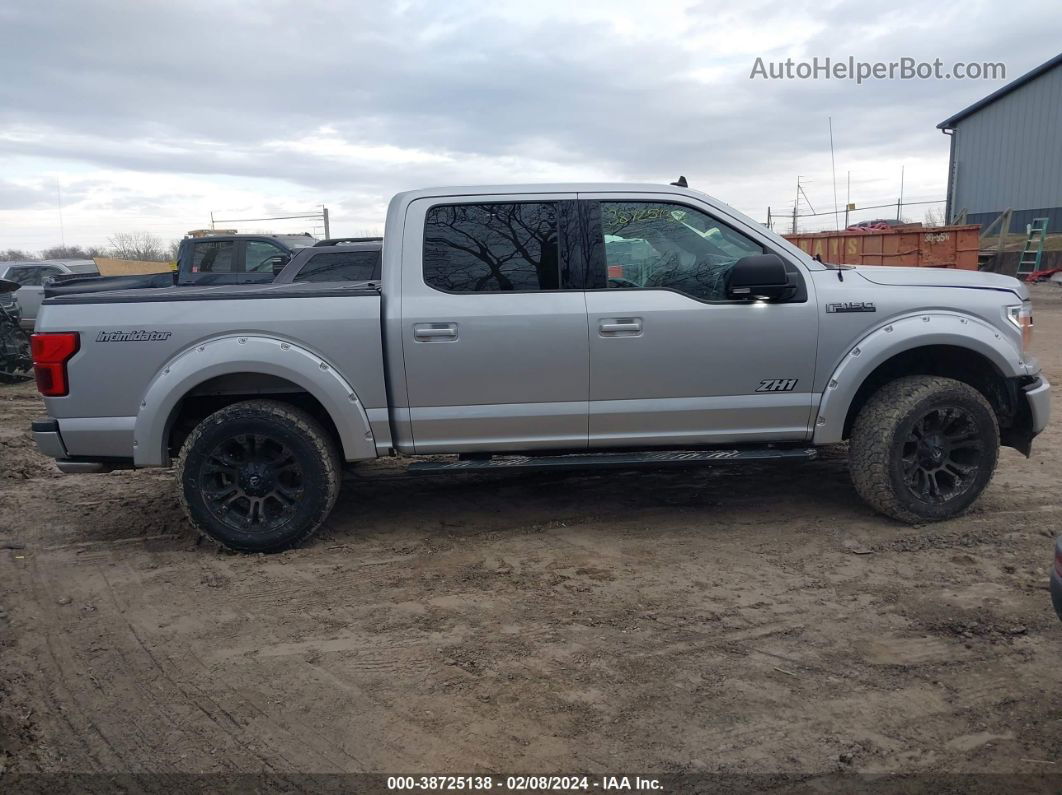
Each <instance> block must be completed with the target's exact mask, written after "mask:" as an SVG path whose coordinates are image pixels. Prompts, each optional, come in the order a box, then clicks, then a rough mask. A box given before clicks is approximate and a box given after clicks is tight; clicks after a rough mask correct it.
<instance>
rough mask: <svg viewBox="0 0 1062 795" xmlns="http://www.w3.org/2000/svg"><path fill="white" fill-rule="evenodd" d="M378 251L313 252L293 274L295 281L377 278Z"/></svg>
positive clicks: (348, 280) (358, 280)
mask: <svg viewBox="0 0 1062 795" xmlns="http://www.w3.org/2000/svg"><path fill="white" fill-rule="evenodd" d="M379 262H380V252H379V251H342V252H329V253H327V254H315V255H314V256H313V257H311V258H310V260H309V261H307V262H306V264H304V265H303V266H302V268H301V269H300V270H299V272H298V273H297V274H296V275H295V278H294V280H293V281H296V282H366V281H369V280H370V279H375V278H379V275H378V274H379V271H378V269H377V266H378V265H379Z"/></svg>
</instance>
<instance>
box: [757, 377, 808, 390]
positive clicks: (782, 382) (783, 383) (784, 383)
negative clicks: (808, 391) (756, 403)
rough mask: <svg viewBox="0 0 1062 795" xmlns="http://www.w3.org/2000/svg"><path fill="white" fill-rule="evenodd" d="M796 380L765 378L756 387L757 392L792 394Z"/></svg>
mask: <svg viewBox="0 0 1062 795" xmlns="http://www.w3.org/2000/svg"><path fill="white" fill-rule="evenodd" d="M798 380H799V379H797V378H765V379H764V380H762V381H760V385H759V386H758V387H756V391H757V392H792V391H793V390H794V389H796V385H797V381H798Z"/></svg>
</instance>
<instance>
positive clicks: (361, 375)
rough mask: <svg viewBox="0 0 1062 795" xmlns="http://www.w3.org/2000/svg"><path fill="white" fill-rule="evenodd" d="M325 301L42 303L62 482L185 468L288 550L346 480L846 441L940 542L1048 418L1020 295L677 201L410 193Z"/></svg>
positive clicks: (712, 204) (136, 293)
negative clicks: (807, 243) (392, 461)
mask: <svg viewBox="0 0 1062 795" xmlns="http://www.w3.org/2000/svg"><path fill="white" fill-rule="evenodd" d="M379 246H380V244H377V248H379ZM363 272H365V273H374V271H372V270H371V269H370V270H366V271H363ZM325 279H326V280H324V281H319V280H315V281H303V280H301V279H300V277H299V276H298V275H297V274H294V275H292V276H291V278H290V280H286V281H285V280H281V281H278V282H276V283H272V284H259V285H227V286H184V287H181V286H173V287H163V288H155V289H126V290H113V291H98V292H91V293H84V294H79V293H76V292H75V293H72V294H71V293H68V292H60V293H57V294H54V295H53V296H52V297H49V298H46V299H45V301H44V304H43V306H42V309H41V313H40V316H39V318H38V321H37V329H36V331H37V333H36V334H35V335H34V337H33V344H32V347H33V354H34V362H35V370H36V377H37V383H38V386H39V388H40V391H41V392H42V393H43V395H44V396H45V405H46V407H47V412H48V417H47V418H46V419H42V420H39V421H36V422H34V424H33V433H34V436H35V437H36V440H37V444H38V445H39V447H40V449H41V450H43V451H44V452H45V453H47V454H48V455H51V456H53V457H54V458H55V459H56V460H57V461H58V465H59V468H60V469H61V470H62V471H64V472H97V471H102V470H105V469H112V468H116V467H129V466H134V467H164V466H168V465H170V464H171V462H176V470H177V479H178V481H179V489H180V494H181V498H182V500H183V503H184V505H185V507H186V510H187V513H188V516H189V518H190V520H191V522H192V523H193V524H194V525H195V526H196V527H197V528H199V529H200V530H201V531H202V532H204V533H206V534H207V535H209V536H211V537H212V538H214V539H216V540H218V541H219V542H221V543H222V544H225V545H227V546H229V547H231V548H233V549H238V550H246V551H272V550H277V549H283V548H286V547H290V546H292V545H293V544H296V543H298V542H299V541H301V540H303V539H305V538H306V537H307V536H309V535H310V534H311V533H312V532H313V531H314V530H315V529H316V528H317V527H318V526H319V525H320V524H321V523H322V522H323V521H324V519H325V518H326V517H327V515H328V513H329V511H330V510H331V508H332V505H333V503H334V502H335V499H336V495H337V492H338V490H339V484H340V477H339V473H340V469H341V467H343V466H344V465H347V464H352V463H356V462H359V461H368V460H371V459H374V458H376V457H378V456H385V455H392V454H398V455H405V456H424V455H430V456H432V458H431V459H429V460H421V461H415V462H413V463H412V465H411V469H413V470H420V471H427V472H444V471H450V470H454V471H459V472H465V471H469V470H474V469H491V468H496V467H507V468H511V467H586V466H606V465H607V466H623V467H630V466H636V465H640V464H650V465H654V466H656V465H663V464H670V463H677V464H683V465H691V464H696V463H700V462H707V463H713V464H717V463H724V462H725V463H736V462H741V461H746V460H766V459H774V460H778V461H806V460H808V459H811V458H813V457H814V456H815V452H816V448H817V447H819V446H821V445H830V444H836V443H840V442H843V441H845V440H848V441H849V456H850V463H851V467H850V468H851V476H852V480H853V482H854V485H855V488H856V490H857V491H858V492H859V494H860V495H862V497H863V498H864V499H865V500H866V501H867V502H868V503H869V504H870V505H871V506H872V507H873V508H875V509H877V510H878V511H880V512H882V513H884V514H887V515H889V516H892V517H894V518H897V519H900V520H904V521H912V522H922V521H928V520H935V519H943V518H946V517H950V516H954V515H956V514H958V513H960V512H962V511H963V510H965V509H967V508H968V507H969V506H970V505H971V504H972V503H973V502H974V500H975V499H976V498H977V497H978V495H979V494H980V493H981V491H982V490H983V489H984V488H985V486H986V484H987V483H988V481H989V479H990V477H991V476H992V472H993V470H994V469H995V466H996V459H997V455H998V450H999V445H1000V444H1001V443H1002V444H1003V445H1008V446H1011V447H1014V448H1017V449H1018V450H1020V451H1022V452H1023V453H1025V454H1026V455H1028V454H1030V451H1031V443H1032V439H1033V437H1034V436H1035V435H1036V434H1037V433H1039V432H1040V430H1042V429H1043V427H1044V426H1045V425H1046V423H1047V419H1048V413H1049V394H1050V393H1049V390H1050V387H1049V385H1048V383H1047V381H1046V380H1045V379H1044V378H1043V376H1042V375H1041V374H1040V368H1039V366H1038V364H1037V362H1036V360H1035V359H1034V358H1032V357H1031V356H1029V355H1028V353H1027V352H1026V345H1027V343H1028V339H1029V335H1030V334H1031V330H1032V329H1031V327H1032V312H1031V306H1030V302H1029V294H1028V292H1027V290H1026V288H1025V286H1024V285H1022V284H1021V283H1020V282H1018V281H1017V280H1015V279H1012V278H1009V277H1005V276H1000V275H994V274H988V273H971V272H966V271H950V270H938V269H928V268H921V269H912V268H896V267H854V268H853V267H848V266H839V265H826V264H823V263H821V262H818V261H817V260H814V259H811V258H809V257H808V256H807V255H806V254H804V253H803V252H802V251H801V250H800V249H799V248H797V247H796V246H793V245H791V244H790V243H788V242H786V241H785V240H784V239H782V238H780V237H778V236H777V235H775V234H773V233H772V232H770V231H769V230H767V229H765V228H764V227H763V226H761V225H760V224H758V223H756V222H754V221H752V220H751V219H749V218H747V217H745V216H744V215H742V214H740V213H739V212H737V211H735V210H734V209H732V208H730V207H728V206H727V205H725V204H723V203H721V202H718V201H716V200H714V199H712V198H710V197H708V196H705V195H704V194H701V193H698V192H696V191H692V190H687V189H684V188H681V187H675V186H658V185H549V186H543V185H519V186H504V187H481V188H441V189H431V190H417V191H411V192H406V193H401V194H399V195H397V196H395V198H394V199H393V200H392V201H391V204H390V206H389V208H388V212H387V220H386V226H385V230H384V239H383V243H382V260H381V268H380V277H379V279H378V280H376V279H370V280H366V281H360V282H359V281H350V280H349V278H347V280H343V279H344V277H339V279H337V280H336V281H329V280H327V277H325ZM439 454H453V455H457V456H458V458H457V459H456V460H455V459H442V460H440V458H439V457H438V456H439Z"/></svg>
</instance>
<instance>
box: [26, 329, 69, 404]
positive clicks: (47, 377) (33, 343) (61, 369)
mask: <svg viewBox="0 0 1062 795" xmlns="http://www.w3.org/2000/svg"><path fill="white" fill-rule="evenodd" d="M79 347H80V339H79V338H78V335H77V332H76V331H60V332H44V333H40V334H34V335H33V336H32V337H30V351H31V352H32V354H33V374H34V375H35V376H36V377H37V391H39V392H40V393H41V394H42V395H44V396H45V397H63V395H66V394H67V393H68V392H69V391H70V384H69V382H68V381H67V377H66V363H67V362H68V361H70V357H71V356H73V355H74V354H75V353H77V349H78V348H79Z"/></svg>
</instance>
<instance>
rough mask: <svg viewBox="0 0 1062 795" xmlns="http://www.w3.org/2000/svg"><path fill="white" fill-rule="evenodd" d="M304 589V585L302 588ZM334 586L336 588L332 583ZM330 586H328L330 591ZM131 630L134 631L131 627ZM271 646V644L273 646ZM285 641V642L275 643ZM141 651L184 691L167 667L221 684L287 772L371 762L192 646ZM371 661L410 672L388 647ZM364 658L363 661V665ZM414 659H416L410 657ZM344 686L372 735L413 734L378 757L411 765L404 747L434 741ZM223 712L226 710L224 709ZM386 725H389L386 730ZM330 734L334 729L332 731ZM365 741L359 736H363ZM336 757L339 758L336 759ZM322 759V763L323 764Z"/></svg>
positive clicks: (317, 666)
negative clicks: (251, 716) (235, 680)
mask: <svg viewBox="0 0 1062 795" xmlns="http://www.w3.org/2000/svg"><path fill="white" fill-rule="evenodd" d="M125 565H126V570H127V571H128V572H129V574H130V575H131V576H132V577H133V578H135V579H136V581H137V584H138V590H139V591H140V592H141V593H147V592H148V589H147V587H146V586H145V584H144V582H143V578H142V577H141V575H140V573H139V572H138V571H137V570H136V569H134V568H132V567H131V566H130V565H129V564H128V562H126V564H125ZM304 587H305V586H304ZM333 588H335V586H333ZM329 590H332V589H329ZM244 616H245V618H246V620H247V623H248V625H253V624H254V621H255V619H254V617H253V616H252V615H250V614H247V613H244ZM132 631H133V632H134V634H135V629H133V630H132ZM274 645H276V644H274ZM280 645H285V644H280ZM287 645H290V646H291V647H292V648H290V649H285V653H284V654H283V655H279V656H296V655H300V654H305V652H309V651H312V650H313V648H314V647H315V646H319V645H321V643H320V642H318V641H316V640H313V639H311V640H307V641H300V642H297V643H293V644H287ZM416 645H418V644H416V643H414V642H401V643H399V644H398V646H399V647H400V648H412V647H414V646H416ZM301 647H305V650H304V649H303V648H301ZM256 648H257V650H258V654H257V655H256V657H269V656H270V655H269V654H268V650H269V646H261V645H259V646H257V647H256ZM144 652H145V653H146V654H147V655H148V656H149V657H152V659H154V660H156V664H157V665H158V667H159V669H160V671H161V672H162V673H163V675H165V676H166V677H167V678H168V679H169V680H170V681H171V682H174V685H175V686H176V687H177V688H179V689H183V685H181V684H180V683H179V682H176V681H175V680H174V679H173V678H172V677H171V676H170V675H169V674H168V673H167V670H166V669H168V668H174V669H176V670H180V671H188V670H189V668H190V667H192V666H194V667H195V668H196V669H198V670H199V671H201V672H202V675H203V676H205V677H207V678H209V680H210V681H212V682H215V683H217V684H218V685H220V686H222V687H224V688H225V690H226V691H227V693H228V694H229V698H231V699H232V700H233V701H234V703H235V704H236V705H237V706H239V707H243V708H244V709H241V710H236V709H235V708H233V711H238V712H240V713H242V712H244V711H248V710H250V711H253V712H255V713H256V714H257V715H258V716H259V717H260V718H261V719H262V721H263V722H264V724H265V725H264V726H254V725H250V724H249V725H244V724H241V723H240V722H239V721H238V720H237V719H236V718H233V717H232V716H231V715H230V716H229V717H230V718H231V720H232V722H233V724H234V725H235V726H237V727H238V728H239V729H240V730H241V731H243V732H250V731H252V730H253V731H254V737H255V739H256V740H260V741H262V742H264V743H265V744H267V745H268V746H269V747H270V748H272V749H274V750H275V751H276V752H277V755H278V756H280V757H281V758H282V759H284V761H285V763H286V765H287V766H288V769H290V770H306V769H313V770H315V771H319V772H330V771H331V772H361V771H367V770H371V769H372V767H371V765H370V763H368V762H366V761H365V760H364V754H363V753H361V752H360V751H353V750H350V749H348V748H347V747H346V745H345V744H340V743H339V742H338V741H337V740H336V739H335V737H334V736H333V737H327V736H325V734H323V733H322V730H321V729H322V727H321V726H320V725H319V724H313V725H310V724H307V723H306V722H304V721H301V720H299V719H298V718H295V717H294V716H293V715H292V714H291V712H290V711H286V710H283V709H277V708H276V707H273V706H270V705H269V704H265V703H263V698H261V697H258V696H259V693H258V690H255V689H252V690H250V691H248V690H242V689H241V690H237V689H236V688H235V687H233V686H232V684H231V683H230V681H229V678H228V677H227V676H224V675H222V676H219V675H218V674H217V672H216V671H214V670H213V669H212V668H211V666H209V665H208V664H207V663H206V661H204V660H203V659H202V658H201V657H200V656H199V654H197V653H196V652H195V650H194V648H193V647H192V645H191V644H189V645H187V646H186V647H185V649H184V656H183V657H182V659H181V662H178V660H177V658H176V657H174V656H170V655H167V654H165V653H161V654H159V653H156V652H152V651H150V650H149V649H148V648H147V647H146V646H144ZM372 652H373V654H372V659H369V660H366V659H365V658H364V655H363V654H360V653H359V655H358V658H357V662H358V669H359V671H362V670H369V671H372V672H379V673H383V674H392V675H393V674H397V673H398V672H399V671H401V672H402V673H403V674H409V673H410V672H411V671H410V665H409V664H410V662H411V661H410V659H409V658H408V657H402V658H401V659H394V658H393V657H390V658H389V657H388V655H387V654H386V652H387V649H374V650H372ZM327 656H328V654H327V652H325V653H324V657H325V660H324V662H327ZM366 662H368V663H369V664H368V665H365V664H364V663H366ZM413 662H417V661H416V660H414V661H413ZM301 665H302V666H303V673H302V674H301V675H302V676H303V677H306V676H312V675H313V672H317V673H318V674H320V675H321V676H322V677H325V678H331V679H332V681H333V682H336V683H342V682H344V677H342V675H341V674H339V673H337V672H333V671H329V670H328V669H327V668H326V667H325V664H324V663H308V662H305V661H303V662H301ZM418 667H419V669H420V670H422V672H424V673H426V672H427V671H428V669H429V661H428V660H427V659H426V658H420V660H419V665H414V670H413V673H415V672H416V669H417V668H418ZM192 686H193V687H196V689H197V690H198V691H199V692H200V693H201V694H203V695H204V696H205V697H207V698H210V699H211V700H212V702H213V703H215V704H217V705H218V707H219V708H222V707H221V706H220V704H219V703H218V702H219V700H227V699H225V698H224V697H222V696H221V695H219V694H217V693H214V694H213V695H211V696H207V695H206V694H205V693H204V692H203V691H202V689H201V688H198V686H195V685H192ZM344 689H345V690H346V691H347V692H348V693H351V694H354V695H356V696H357V697H358V701H359V703H358V704H357V705H355V706H354V707H353V709H351V710H350V711H351V712H353V713H354V714H357V715H358V722H359V723H360V724H362V725H371V726H373V734H374V735H376V737H379V736H382V735H388V734H393V735H396V736H410V735H416V736H417V741H416V742H412V743H409V744H401V743H390V744H389V748H388V752H387V753H386V754H384V755H383V756H382V758H383V759H392V760H393V759H395V758H396V757H397V758H402V757H403V756H406V760H407V762H406V763H407V764H409V765H413V764H415V763H416V761H417V759H418V757H417V756H416V755H408V756H407V751H406V750H405V748H407V747H409V748H426V747H429V746H431V745H433V744H435V740H434V739H433V738H431V737H429V736H428V735H427V734H426V733H425V732H424V731H423V730H422V729H420V728H419V727H418V726H417V723H418V722H417V721H416V719H415V718H414V717H412V716H411V715H409V714H406V715H405V721H404V722H402V721H397V720H396V716H397V715H402V713H403V710H402V708H401V707H399V706H397V705H395V704H393V703H385V704H381V703H379V702H378V701H377V700H376V699H374V698H373V697H371V696H370V695H369V694H368V692H367V691H366V690H365V689H364V688H362V687H361V686H360V685H357V684H354V683H352V682H349V681H346V683H345V685H344ZM226 714H228V713H226ZM386 727H389V728H386ZM333 735H335V732H334V731H333ZM363 739H364V738H363ZM370 743H371V744H372V745H374V746H377V745H378V744H379V740H376V739H373V740H371V741H370ZM298 746H301V747H303V748H305V749H306V751H307V752H308V756H309V758H306V759H292V758H289V756H286V755H285V754H284V751H282V749H284V750H286V751H287V753H288V754H289V755H290V751H291V749H292V748H294V747H298ZM381 752H382V749H380V748H377V749H376V756H377V757H380V755H381ZM451 755H452V756H453V757H454V758H455V759H460V758H465V759H468V758H471V755H472V749H471V748H466V749H463V750H461V751H460V752H459V753H454V754H451ZM337 757H338V758H337ZM322 762H323V763H324V765H322ZM378 764H386V763H385V762H382V761H381V762H379V763H378Z"/></svg>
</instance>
